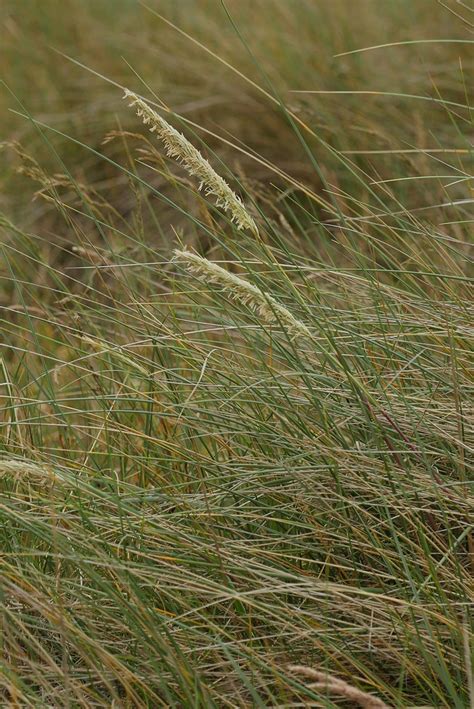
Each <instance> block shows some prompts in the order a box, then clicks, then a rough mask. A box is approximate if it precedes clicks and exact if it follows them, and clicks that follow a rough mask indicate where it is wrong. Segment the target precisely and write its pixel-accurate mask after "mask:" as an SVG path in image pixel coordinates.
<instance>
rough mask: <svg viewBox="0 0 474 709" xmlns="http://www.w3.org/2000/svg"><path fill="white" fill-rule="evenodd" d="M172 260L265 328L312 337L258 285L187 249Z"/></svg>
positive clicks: (176, 253)
mask: <svg viewBox="0 0 474 709" xmlns="http://www.w3.org/2000/svg"><path fill="white" fill-rule="evenodd" d="M174 259H175V261H177V262H179V263H180V264H181V265H182V266H183V267H184V268H185V269H186V270H187V271H189V273H192V274H193V275H195V276H196V277H197V278H199V279H200V280H201V281H203V282H204V283H212V284H213V285H217V286H220V287H221V288H222V289H223V290H224V291H225V293H226V294H227V295H228V296H229V298H231V299H232V300H235V301H237V302H238V303H241V304H242V305H245V306H247V307H248V308H249V309H250V310H252V311H253V312H255V313H256V314H257V315H258V316H259V317H260V318H261V319H262V322H263V323H265V324H267V325H278V326H283V327H284V328H285V329H286V330H287V331H288V333H289V334H291V335H293V336H302V337H311V333H310V331H309V330H308V328H307V327H306V325H305V324H304V323H302V322H301V321H300V320H298V318H295V316H294V315H293V314H292V313H291V312H290V311H289V310H288V308H285V307H284V306H283V305H281V303H279V302H278V301H277V300H276V299H275V298H274V297H273V296H272V295H270V294H269V293H264V292H263V291H262V290H260V288H258V286H256V285H255V284H253V283H250V282H249V281H247V280H245V279H244V278H241V277H240V276H236V275H235V273H231V272H230V271H227V270H226V269H225V268H222V267H221V266H219V265H218V264H216V263H212V261H209V260H208V259H206V258H203V257H202V256H199V255H198V254H194V253H192V252H191V251H188V250H184V251H183V250H180V249H175V250H174Z"/></svg>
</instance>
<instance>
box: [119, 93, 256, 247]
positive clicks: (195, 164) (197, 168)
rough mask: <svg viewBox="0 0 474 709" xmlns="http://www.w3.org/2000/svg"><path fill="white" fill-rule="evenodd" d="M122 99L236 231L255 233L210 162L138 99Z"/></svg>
mask: <svg viewBox="0 0 474 709" xmlns="http://www.w3.org/2000/svg"><path fill="white" fill-rule="evenodd" d="M124 98H125V99H127V100H129V101H130V106H132V107H134V108H135V110H136V112H137V116H139V117H140V118H141V119H142V121H143V123H144V124H145V125H147V126H149V128H150V131H151V132H152V133H156V134H157V136H158V137H159V138H160V140H162V141H163V143H164V145H165V148H166V152H167V154H168V156H169V157H171V158H175V159H176V160H178V162H180V163H181V164H182V165H183V167H184V168H185V169H186V170H187V171H188V172H189V174H190V175H192V176H193V177H197V178H198V180H199V189H200V190H203V191H204V192H205V194H206V195H212V196H213V197H214V199H215V202H216V205H217V206H218V207H221V208H222V209H224V210H225V211H226V212H227V213H228V214H229V215H230V217H231V219H232V221H234V222H235V223H236V225H237V228H238V229H249V230H250V231H251V232H253V233H254V234H257V233H258V229H257V225H256V223H255V221H254V219H253V218H252V217H251V216H250V214H249V212H248V211H247V209H246V208H245V206H244V204H243V202H242V200H241V199H240V197H239V196H238V195H236V194H235V192H234V191H233V190H232V189H231V188H230V187H229V185H228V184H227V182H226V181H225V180H224V179H223V178H222V177H221V176H220V175H219V174H218V173H217V172H216V171H215V170H214V168H213V167H211V165H210V163H209V161H208V160H206V158H205V157H204V156H203V155H202V154H201V153H200V152H199V150H198V149H197V148H195V147H194V145H193V144H192V143H190V142H189V140H188V139H187V138H185V137H184V135H183V134H182V133H180V132H179V131H177V130H176V128H173V126H171V125H170V124H169V123H168V122H167V121H166V120H165V119H164V118H163V117H162V116H160V115H159V114H158V113H157V112H156V111H154V110H153V109H152V108H151V106H149V105H148V104H147V103H146V101H144V100H143V99H141V98H140V97H139V96H137V95H136V94H134V93H132V92H131V91H128V90H126V91H125V96H124Z"/></svg>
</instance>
